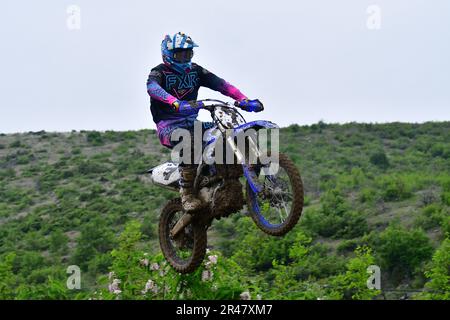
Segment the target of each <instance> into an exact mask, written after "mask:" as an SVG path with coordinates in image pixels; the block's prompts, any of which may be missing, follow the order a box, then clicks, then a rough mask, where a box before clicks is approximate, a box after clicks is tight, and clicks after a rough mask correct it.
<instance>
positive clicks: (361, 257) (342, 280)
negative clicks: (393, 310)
mask: <svg viewBox="0 0 450 320" xmlns="http://www.w3.org/2000/svg"><path fill="white" fill-rule="evenodd" d="M355 253H356V257H355V258H353V259H351V260H350V261H349V262H348V263H347V271H346V272H345V273H344V274H340V275H337V276H336V277H334V278H332V279H331V281H330V283H331V285H330V287H331V289H330V293H329V294H328V298H331V299H352V300H370V299H373V298H374V297H376V296H377V295H379V294H380V291H379V290H374V289H369V288H368V287H367V279H368V273H367V268H368V267H369V266H371V265H374V264H375V258H374V257H373V256H372V250H371V249H370V248H368V247H358V248H357V249H356V250H355Z"/></svg>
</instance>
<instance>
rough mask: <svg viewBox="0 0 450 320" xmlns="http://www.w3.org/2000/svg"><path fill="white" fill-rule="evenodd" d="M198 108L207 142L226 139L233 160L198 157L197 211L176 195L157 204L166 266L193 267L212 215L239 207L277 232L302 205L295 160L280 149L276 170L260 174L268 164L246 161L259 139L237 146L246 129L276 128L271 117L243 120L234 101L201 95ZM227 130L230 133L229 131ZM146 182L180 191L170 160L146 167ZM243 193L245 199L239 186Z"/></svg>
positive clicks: (218, 216)
mask: <svg viewBox="0 0 450 320" xmlns="http://www.w3.org/2000/svg"><path fill="white" fill-rule="evenodd" d="M198 102H201V106H202V107H201V108H202V109H205V110H208V111H209V112H210V113H211V117H212V119H213V121H214V123H215V126H214V127H213V128H211V129H208V130H206V132H205V135H204V136H205V137H207V138H206V145H214V144H215V143H217V141H218V139H217V138H218V135H222V136H223V137H225V134H226V131H227V129H228V138H227V139H225V143H224V145H225V146H227V147H228V148H230V149H229V150H232V151H233V153H234V157H235V159H236V160H237V161H236V162H237V163H236V164H216V163H213V164H208V163H206V162H205V161H201V160H200V161H199V162H198V166H197V175H196V178H195V181H194V192H195V194H196V195H197V196H198V198H199V199H201V200H202V202H203V203H204V204H205V206H204V207H203V208H202V209H200V210H198V212H190V211H189V212H184V211H183V207H182V205H181V200H180V198H175V199H172V200H170V201H169V202H168V203H167V204H166V205H165V206H164V208H163V209H162V212H161V216H160V221H159V242H160V246H161V250H162V252H163V254H164V256H165V258H166V259H167V261H168V262H169V263H170V265H171V266H172V267H173V268H174V269H175V270H176V271H178V272H180V273H190V272H193V271H195V270H196V269H197V268H198V266H199V265H200V264H201V263H202V261H203V259H204V256H205V253H206V247H207V230H208V228H209V227H210V226H211V224H212V221H213V220H214V219H221V218H223V217H227V216H229V215H230V214H232V213H235V212H238V211H240V210H241V209H243V206H244V205H245V204H246V205H247V208H248V215H250V217H251V218H252V219H253V221H254V222H255V224H256V225H257V226H258V227H259V228H260V229H261V230H262V231H264V232H265V233H267V234H269V235H272V236H282V235H285V234H286V233H287V232H289V231H290V230H291V229H292V228H293V227H294V226H295V225H296V224H297V222H298V220H299V218H300V216H301V213H302V210H303V201H304V199H303V198H304V195H303V183H302V179H301V176H300V173H299V171H298V170H297V168H296V167H295V165H294V163H293V162H292V161H291V160H290V159H289V158H288V157H287V156H286V155H285V154H282V153H279V154H278V155H279V156H278V171H277V172H276V173H275V174H269V175H267V174H264V172H263V171H264V170H265V169H267V168H268V167H269V166H270V165H271V163H268V164H267V163H265V164H264V163H261V161H258V162H257V163H254V164H249V156H248V154H249V153H250V151H251V152H254V153H256V154H258V152H259V150H258V142H257V141H254V139H251V138H250V139H247V140H248V145H249V146H250V147H249V148H248V149H249V150H250V151H248V152H246V154H243V152H241V150H239V149H238V148H237V146H236V136H237V135H238V134H242V133H245V132H246V131H248V130H249V129H253V130H260V129H268V130H271V129H277V128H278V126H277V125H276V124H274V123H272V122H270V121H264V120H258V121H252V122H246V121H245V119H244V117H243V116H242V115H241V114H240V113H239V111H238V110H237V108H236V107H238V104H237V103H234V104H232V103H227V102H223V101H220V100H214V99H206V100H199V101H197V102H194V103H198ZM229 129H231V131H232V132H233V135H229V131H230V130H229ZM148 173H149V174H150V179H151V181H152V182H153V183H154V184H156V185H158V186H161V187H164V188H167V189H171V190H173V191H178V190H179V179H180V173H179V171H178V164H177V163H175V162H172V161H169V162H166V163H164V164H161V165H159V166H157V167H154V168H152V169H150V170H148ZM241 180H242V181H243V182H244V183H245V190H246V196H245V198H246V199H245V200H244V195H243V189H244V187H243V185H242V183H241Z"/></svg>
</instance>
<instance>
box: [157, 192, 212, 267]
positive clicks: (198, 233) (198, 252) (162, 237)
mask: <svg viewBox="0 0 450 320" xmlns="http://www.w3.org/2000/svg"><path fill="white" fill-rule="evenodd" d="M183 214H184V211H183V207H182V205H181V200H180V199H179V198H177V199H172V200H170V201H169V202H168V203H167V204H166V205H165V207H164V208H163V210H162V212H161V217H160V219H159V244H160V246H161V251H162V252H163V255H164V257H165V258H166V260H167V261H168V262H169V264H170V265H171V266H172V267H173V268H174V269H175V270H176V271H177V272H180V273H191V272H194V271H195V270H196V269H197V268H198V267H199V266H200V264H201V263H202V261H203V259H204V257H205V253H206V245H207V233H206V231H207V226H206V225H205V224H204V223H201V222H200V221H198V220H196V219H194V220H193V221H192V222H191V223H190V224H189V225H188V226H186V227H185V228H184V230H182V231H181V232H180V233H179V234H178V235H177V236H176V237H175V238H173V237H172V236H171V235H170V230H172V228H173V227H174V226H175V224H176V223H177V221H178V220H179V219H180V218H181V217H182V216H183Z"/></svg>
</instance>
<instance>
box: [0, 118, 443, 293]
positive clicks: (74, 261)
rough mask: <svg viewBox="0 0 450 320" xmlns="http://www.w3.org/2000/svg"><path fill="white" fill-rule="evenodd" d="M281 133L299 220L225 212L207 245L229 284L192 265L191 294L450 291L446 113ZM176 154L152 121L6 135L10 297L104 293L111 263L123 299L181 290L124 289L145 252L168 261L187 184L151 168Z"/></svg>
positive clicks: (6, 282)
mask: <svg viewBox="0 0 450 320" xmlns="http://www.w3.org/2000/svg"><path fill="white" fill-rule="evenodd" d="M280 142H281V151H282V152H286V153H287V154H288V155H289V156H290V157H291V158H292V159H293V160H294V161H295V163H296V164H297V166H298V168H299V169H300V172H301V174H302V177H303V182H304V185H305V191H306V206H305V209H304V214H303V216H302V218H301V220H300V222H299V224H298V226H296V228H294V230H293V231H292V232H291V233H289V234H288V235H287V236H285V237H283V238H271V237H268V236H265V235H263V234H262V232H261V231H259V230H258V229H257V228H256V226H255V225H253V223H252V222H250V219H249V218H247V217H246V216H245V212H243V213H239V214H236V215H233V216H231V217H229V218H227V219H222V220H221V221H216V222H215V223H214V224H213V226H212V228H211V231H210V232H209V239H210V241H209V245H210V247H211V249H212V250H213V251H212V252H216V253H217V254H218V255H219V257H220V261H221V262H220V263H223V265H221V264H219V265H218V268H223V269H220V270H221V271H220V272H221V275H220V276H219V272H216V277H217V281H218V282H217V283H214V285H213V287H214V286H215V288H216V289H214V290H213V291H214V292H220V294H219V293H217V295H213V296H208V294H211V293H206V292H207V290H206V289H205V288H203V287H202V288H200V287H198V286H197V284H195V281H194V279H196V278H192V277H194V276H192V277H191V278H189V277H184V278H183V277H181V278H177V279H178V280H179V279H184V280H185V282H183V281H182V282H181V283H185V287H184V289H183V290H185V289H186V290H187V291H186V292H190V293H194V296H193V298H205V297H209V298H230V297H231V298H239V296H236V292H238V291H241V290H242V291H249V293H250V294H252V295H253V297H254V296H255V295H256V294H258V295H261V296H262V298H263V299H264V298H275V299H278V298H288V299H289V298H290V299H316V298H336V299H343V298H353V299H358V298H372V297H375V298H390V299H396V298H400V297H404V296H405V295H406V296H407V297H416V298H433V299H439V298H441V299H442V298H443V299H449V294H450V293H449V292H450V288H449V284H448V280H449V279H450V278H449V276H450V275H449V270H450V268H449V264H450V257H449V255H450V254H449V247H450V246H449V243H448V242H449V240H445V239H446V234H447V239H448V234H449V233H450V217H449V216H450V215H449V212H450V211H449V207H450V122H429V123H424V124H407V123H390V124H357V123H350V124H345V125H336V124H325V123H322V122H320V123H318V124H314V125H311V126H298V125H291V126H289V127H288V128H284V129H282V131H281V135H280ZM169 156H170V154H169V151H168V150H167V149H166V148H163V147H162V146H160V144H159V141H158V140H157V138H156V135H155V132H154V131H153V130H141V131H127V132H113V131H106V132H96V131H81V132H76V131H73V132H69V133H50V132H45V131H41V132H29V133H21V134H7V135H5V134H1V135H0V279H2V281H1V282H2V284H0V298H3V299H5V298H18V299H32V298H34V299H41V298H55V299H56V298H83V299H85V298H89V297H91V298H92V297H95V296H96V295H97V294H98V292H105V293H104V297H106V298H108V296H107V291H108V290H106V286H107V284H106V283H107V282H108V281H107V279H106V278H105V276H106V275H107V274H108V272H110V271H111V270H113V271H115V272H116V274H117V276H119V278H120V279H121V283H122V285H123V286H124V287H123V288H122V289H121V290H122V291H123V292H122V293H121V294H123V295H124V298H127V297H128V298H136V299H138V298H179V297H180V296H176V295H172V296H171V295H166V293H165V295H164V296H161V295H160V292H158V293H157V292H155V293H154V295H153V296H150V297H149V296H147V295H146V294H139V293H136V292H140V291H139V290H137V289H136V288H133V289H127V288H125V287H126V285H125V284H130V287H131V284H132V283H133V281H138V280H136V279H137V278H136V277H139V276H140V275H139V272H140V271H139V269H136V270H135V269H133V268H135V267H136V268H138V267H137V266H134V265H133V266H132V265H131V261H134V260H133V259H138V257H137V252H141V251H142V252H146V253H147V255H148V256H149V257H158V258H155V259H159V261H160V263H162V260H161V257H160V254H159V245H158V235H157V227H156V226H157V223H158V216H159V211H160V209H161V208H162V206H164V204H165V202H166V201H167V199H169V198H173V197H175V196H177V194H175V193H173V192H170V191H165V190H163V189H161V188H158V187H156V186H153V185H151V184H149V183H148V180H147V179H146V176H145V174H144V172H145V170H146V169H148V168H150V167H152V166H155V165H157V164H159V163H162V162H164V161H165V160H167V159H169ZM125 226H127V231H126V232H124V228H125ZM139 233H141V234H139ZM130 239H134V240H133V241H131V240H130ZM127 241H128V242H127ZM128 254H129V256H128ZM127 259H128V260H127ZM126 261H129V263H130V265H129V266H127V265H126V263H127V262H126ZM150 262H151V261H150ZM369 264H376V265H379V266H380V268H381V277H382V288H381V289H382V290H381V292H377V293H376V294H372V293H373V291H372V292H369V291H368V289H364V288H362V287H363V286H364V285H365V282H366V279H367V277H368V276H369V274H367V273H366V270H365V268H366V267H367V265H369ZM69 265H78V266H79V267H80V268H81V272H82V289H81V290H68V289H66V288H65V283H66V279H67V276H68V275H67V274H66V269H67V267H68V266H69ZM125 266H127V267H125ZM446 267H447V269H446ZM236 270H238V271H236ZM153 271H154V270H153ZM153 271H152V270H147V269H146V270H145V272H147V274H151V272H153ZM132 272H135V273H133V274H132ZM149 272H150V273H149ZM167 272H169V271H167ZM199 272H200V271H199ZM131 274H132V275H136V277H135V278H136V279H135V280H133V279H134V278H133V277H132V276H131ZM142 274H143V273H142ZM196 276H198V277H201V273H200V274H199V275H196ZM142 277H143V276H142ZM173 277H174V278H176V277H180V276H179V275H176V274H174V275H173ZM227 277H228V278H227ZM233 277H235V278H233ZM358 277H359V278H358ZM232 278H233V279H234V280H236V282H232V281H231V280H230V279H232ZM139 281H144V278H142V279H140V278H139ZM145 281H147V280H145ZM189 281H191V282H189ZM214 281H216V280H214ZM139 283H140V282H139ZM179 283H180V282H177V284H173V285H174V286H175V287H176V286H177V285H179ZM202 283H203V282H202ZM205 283H206V282H205ZM227 283H228V284H227ZM230 283H234V284H233V286H234V287H233V288H234V289H230V288H229V287H226V286H231V285H230ZM355 283H357V284H359V287H358V286H355V285H354V284H355ZM205 285H206V284H205ZM224 286H225V287H226V288H228V289H224V288H225V287H224ZM169 287H170V285H169ZM217 288H218V289H217ZM172 289H173V288H172ZM102 290H103V291H102ZM127 290H128V291H127ZM130 290H131V291H130ZM136 290H137V291H136ZM167 290H168V292H169V291H170V288H168V289H167ZM183 290H181V291H183ZM202 290H203V291H202ZM227 290H228V291H227ZM172 291H173V290H172ZM210 291H211V290H210ZM210 291H209V292H210ZM95 292H96V293H95ZM126 295H128V296H126ZM113 296H114V295H112V296H110V297H109V298H112V297H113Z"/></svg>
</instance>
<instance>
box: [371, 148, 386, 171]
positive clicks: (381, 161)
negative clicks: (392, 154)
mask: <svg viewBox="0 0 450 320" xmlns="http://www.w3.org/2000/svg"><path fill="white" fill-rule="evenodd" d="M370 163H372V164H373V165H375V166H377V167H378V168H380V169H387V168H388V167H389V159H388V157H387V156H386V153H384V151H378V152H376V153H374V154H372V155H371V156H370Z"/></svg>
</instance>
